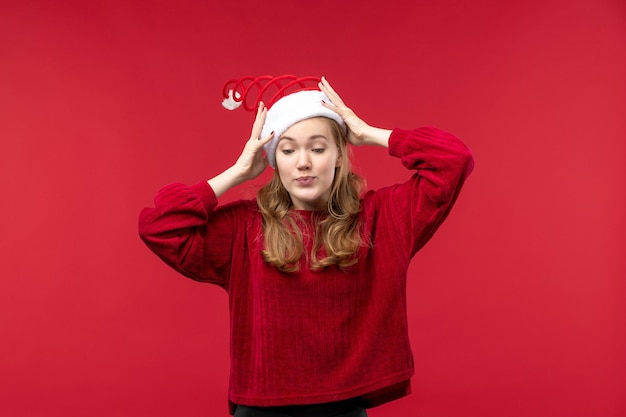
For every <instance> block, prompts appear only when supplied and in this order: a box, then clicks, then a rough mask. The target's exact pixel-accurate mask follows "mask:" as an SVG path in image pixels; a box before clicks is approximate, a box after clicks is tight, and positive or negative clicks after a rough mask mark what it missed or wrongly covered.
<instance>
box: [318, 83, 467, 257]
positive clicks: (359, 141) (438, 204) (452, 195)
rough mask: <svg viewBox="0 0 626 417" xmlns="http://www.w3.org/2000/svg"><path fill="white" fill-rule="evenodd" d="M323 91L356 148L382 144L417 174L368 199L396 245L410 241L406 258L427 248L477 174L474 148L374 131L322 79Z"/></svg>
mask: <svg viewBox="0 0 626 417" xmlns="http://www.w3.org/2000/svg"><path fill="white" fill-rule="evenodd" d="M319 87H320V89H321V90H322V91H324V93H325V94H326V96H327V97H328V98H329V99H330V101H331V103H324V106H325V107H327V108H329V109H331V110H333V111H335V112H336V113H337V114H339V115H340V116H341V117H342V119H343V120H344V122H345V123H346V125H347V126H348V129H349V131H348V140H349V141H350V143H351V144H352V145H355V146H360V145H376V146H382V147H385V148H388V149H389V154H390V155H391V156H395V157H398V158H400V159H401V161H402V164H403V165H404V166H405V167H406V168H408V169H410V170H412V171H414V175H413V176H412V178H411V179H410V180H409V181H407V182H406V183H404V184H398V185H394V186H391V187H386V188H384V189H382V190H379V191H378V192H376V193H374V194H370V195H369V196H368V198H366V204H373V205H374V207H371V209H372V210H374V211H376V213H377V214H378V218H379V219H382V220H380V221H381V222H383V223H387V224H386V225H385V227H383V228H381V229H383V230H388V231H391V233H392V234H393V236H390V237H389V239H390V241H392V240H394V239H395V240H396V241H397V242H400V241H402V242H404V243H403V244H402V248H404V250H403V251H402V252H404V254H405V255H406V259H407V260H408V259H410V257H411V256H412V255H413V254H414V253H415V252H416V251H417V250H419V248H421V247H422V246H423V245H424V244H425V243H426V242H427V241H428V240H429V239H430V237H431V236H432V235H433V233H434V232H435V231H436V230H437V228H438V227H439V226H440V225H441V223H442V222H443V221H444V220H445V218H446V217H447V215H448V213H449V212H450V209H451V208H452V206H453V204H454V202H455V200H456V198H457V196H458V194H459V192H460V190H461V187H462V185H463V183H464V181H465V179H466V178H467V176H468V175H469V174H470V172H471V171H472V168H473V166H474V160H473V157H472V153H471V151H470V150H469V148H468V147H467V146H466V145H465V144H464V143H463V142H462V141H461V140H459V139H458V138H457V137H455V136H454V135H452V134H450V133H448V132H445V131H443V130H439V129H435V128H421V129H415V130H411V131H409V130H403V129H394V130H393V131H392V130H386V129H380V128H376V127H372V126H370V125H368V124H367V123H365V122H364V121H363V120H361V119H360V118H359V117H357V115H356V114H355V113H354V112H353V111H352V110H351V109H350V108H349V107H347V106H346V105H345V103H344V102H343V100H342V99H341V97H339V95H338V94H337V93H336V92H335V90H334V89H333V88H332V87H331V86H330V84H329V83H328V81H327V80H326V79H325V78H324V77H322V81H321V82H320V84H319Z"/></svg>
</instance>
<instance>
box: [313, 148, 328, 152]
mask: <svg viewBox="0 0 626 417" xmlns="http://www.w3.org/2000/svg"><path fill="white" fill-rule="evenodd" d="M325 150H326V149H324V148H313V152H315V153H322V152H324V151H325Z"/></svg>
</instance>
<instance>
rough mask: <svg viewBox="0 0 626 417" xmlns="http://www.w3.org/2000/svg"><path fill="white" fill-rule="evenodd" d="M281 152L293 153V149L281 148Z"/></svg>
mask: <svg viewBox="0 0 626 417" xmlns="http://www.w3.org/2000/svg"><path fill="white" fill-rule="evenodd" d="M282 152H283V153H284V154H285V155H289V154H290V153H293V149H283V150H282Z"/></svg>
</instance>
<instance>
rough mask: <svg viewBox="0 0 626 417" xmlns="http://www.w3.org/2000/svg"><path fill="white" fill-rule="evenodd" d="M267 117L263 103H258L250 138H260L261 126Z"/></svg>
mask: <svg viewBox="0 0 626 417" xmlns="http://www.w3.org/2000/svg"><path fill="white" fill-rule="evenodd" d="M266 116H267V108H266V107H265V104H263V102H260V103H259V107H258V108H257V111H256V117H255V118H254V123H253V124H252V132H251V133H250V137H251V138H254V139H259V136H261V131H262V130H263V125H264V124H265V117H266Z"/></svg>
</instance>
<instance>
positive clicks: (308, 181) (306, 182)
mask: <svg viewBox="0 0 626 417" xmlns="http://www.w3.org/2000/svg"><path fill="white" fill-rule="evenodd" d="M314 180H315V177H299V178H296V181H297V182H298V184H300V185H311V184H313V181H314Z"/></svg>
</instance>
